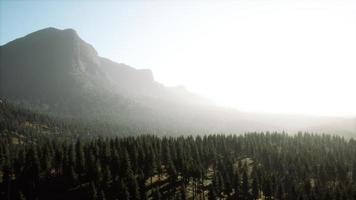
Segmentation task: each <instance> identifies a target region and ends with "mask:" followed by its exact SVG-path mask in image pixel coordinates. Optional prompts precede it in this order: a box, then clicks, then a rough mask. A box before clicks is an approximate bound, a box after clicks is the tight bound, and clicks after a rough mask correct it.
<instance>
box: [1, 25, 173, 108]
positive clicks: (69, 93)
mask: <svg viewBox="0 0 356 200" xmlns="http://www.w3.org/2000/svg"><path fill="white" fill-rule="evenodd" d="M0 58H1V60H0V61H1V62H0V72H1V73H0V98H4V99H8V100H10V101H15V102H25V103H26V104H31V105H43V106H42V107H46V109H51V108H57V109H58V110H61V109H62V108H65V109H67V110H75V111H76V112H79V111H81V110H85V109H90V108H93V107H95V106H98V104H99V105H101V106H103V107H110V108H111V107H112V106H113V104H115V107H117V104H120V102H121V104H122V106H124V105H126V102H131V103H130V104H132V102H139V101H142V102H148V100H146V99H145V98H147V97H148V98H155V99H157V98H158V99H175V97H174V95H175V94H174V95H173V96H172V94H173V93H172V92H170V91H169V90H170V89H168V88H166V87H164V86H162V85H161V84H159V83H157V82H156V81H155V80H154V78H153V75H152V71H151V70H148V69H135V68H133V67H130V66H128V65H125V64H121V63H116V62H113V61H111V60H109V59H106V58H102V57H100V56H99V55H98V53H97V51H96V50H95V49H94V48H93V47H92V46H91V45H90V44H88V43H86V42H85V41H83V40H82V39H81V38H80V37H79V36H78V34H77V33H76V31H75V30H73V29H65V30H59V29H56V28H46V29H43V30H39V31H36V32H33V33H31V34H29V35H26V36H25V37H22V38H19V39H16V40H14V41H12V42H9V43H7V44H5V45H4V46H1V47H0ZM108 99H109V100H108ZM109 101H110V102H109ZM105 104H110V106H106V105H105ZM124 107H125V106H124ZM120 109H122V107H120ZM110 110H113V109H110Z"/></svg>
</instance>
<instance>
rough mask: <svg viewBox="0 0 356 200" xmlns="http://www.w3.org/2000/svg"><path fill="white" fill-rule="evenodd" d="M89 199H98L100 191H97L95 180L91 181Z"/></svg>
mask: <svg viewBox="0 0 356 200" xmlns="http://www.w3.org/2000/svg"><path fill="white" fill-rule="evenodd" d="M89 199H91V200H98V193H97V190H96V186H95V184H94V182H90V193H89Z"/></svg>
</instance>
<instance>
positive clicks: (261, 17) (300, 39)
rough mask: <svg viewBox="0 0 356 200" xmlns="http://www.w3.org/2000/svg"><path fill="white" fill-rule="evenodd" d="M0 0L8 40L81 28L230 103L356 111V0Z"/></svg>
mask: <svg viewBox="0 0 356 200" xmlns="http://www.w3.org/2000/svg"><path fill="white" fill-rule="evenodd" d="M0 2H1V3H0V9H1V10H0V13H1V14H0V31H1V34H0V44H1V45H2V44H4V43H6V42H8V41H10V40H13V39H15V38H17V37H21V36H24V35H25V34H27V33H30V32H33V31H35V30H38V29H42V28H45V27H49V26H52V27H57V28H61V29H62V28H74V29H76V30H77V32H78V33H79V35H80V36H81V37H82V38H83V39H84V40H86V41H87V42H89V43H91V44H92V45H94V47H95V48H96V49H97V51H98V52H99V54H100V55H101V56H104V57H108V58H110V59H112V60H115V61H118V62H123V63H126V64H129V65H131V66H133V67H136V68H150V69H152V70H153V73H154V76H155V78H156V80H158V81H159V82H162V83H164V84H166V85H185V86H186V87H187V88H188V89H189V90H190V91H193V92H196V93H198V94H201V95H204V96H206V97H209V98H211V99H212V100H214V101H215V102H217V103H218V104H220V105H224V106H231V107H236V108H238V109H240V110H245V111H264V112H282V113H304V114H316V115H356V1H354V0H349V1H346V0H333V1H331V0H295V1H292V0H280V1H277V0H240V1H239V0H236V1H233V0H230V1H223V0H220V1H218V0H216V1H215V0H198V1H188V0H177V1H173V0H164V1H163V0H152V1H134V0H130V1H129V0H127V1H105V0H104V1H101V3H99V2H96V1H85V0H81V1H78V2H76V3H73V2H70V1H66V0H64V1H40V0H38V1H15V2H14V1H11V2H10V1H3V0H0ZM193 2H194V3H193Z"/></svg>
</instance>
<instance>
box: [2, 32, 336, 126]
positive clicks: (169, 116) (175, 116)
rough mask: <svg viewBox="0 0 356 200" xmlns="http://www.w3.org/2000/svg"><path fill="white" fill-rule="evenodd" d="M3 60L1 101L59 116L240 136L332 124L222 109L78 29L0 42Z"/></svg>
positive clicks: (307, 119) (321, 120)
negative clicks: (98, 45) (116, 56)
mask: <svg viewBox="0 0 356 200" xmlns="http://www.w3.org/2000/svg"><path fill="white" fill-rule="evenodd" d="M0 59H1V60H0V98H1V99H6V100H7V101H8V102H11V103H12V104H15V105H18V106H21V107H25V108H29V109H31V110H34V111H37V112H40V113H45V114H50V115H56V116H57V117H58V116H59V117H64V118H67V117H75V118H83V119H90V120H92V119H96V120H101V121H111V122H119V123H121V124H127V125H129V126H139V127H142V128H151V129H160V130H166V131H172V130H175V131H194V130H200V131H201V130H205V131H210V132H217V131H229V132H239V133H241V132H246V131H265V130H291V131H295V130H303V129H304V128H306V127H325V126H323V125H324V124H331V123H330V119H327V120H326V119H324V118H305V117H296V118H291V117H288V116H285V115H282V116H277V115H273V116H272V115H266V116H265V115H261V114H251V113H242V112H238V111H236V110H231V109H224V108H221V107H217V106H215V105H214V104H213V103H211V102H210V101H209V100H207V99H204V98H202V97H200V96H198V95H195V94H193V93H190V92H188V91H187V90H186V89H184V87H165V86H164V85H162V84H160V83H158V82H157V81H155V79H154V77H153V73H152V71H151V70H149V69H135V68H133V67H131V66H129V65H126V64H122V63H116V62H114V61H111V60H109V59H107V58H103V57H100V56H99V55H98V53H97V51H96V50H95V49H94V47H93V46H91V45H90V44H88V43H86V42H85V41H84V40H82V39H81V38H80V37H79V35H78V34H77V33H76V31H75V30H73V29H65V30H59V29H56V28H46V29H43V30H39V31H36V32H33V33H31V34H28V35H26V36H25V37H22V38H19V39H16V40H14V41H11V42H9V43H7V44H5V45H3V46H0ZM272 119H273V120H272ZM288 124H294V126H293V128H291V126H289V125H288ZM313 130H314V129H313ZM320 130H324V129H320ZM328 130H329V129H328ZM330 130H331V129H330Z"/></svg>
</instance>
